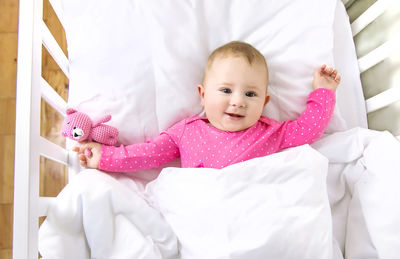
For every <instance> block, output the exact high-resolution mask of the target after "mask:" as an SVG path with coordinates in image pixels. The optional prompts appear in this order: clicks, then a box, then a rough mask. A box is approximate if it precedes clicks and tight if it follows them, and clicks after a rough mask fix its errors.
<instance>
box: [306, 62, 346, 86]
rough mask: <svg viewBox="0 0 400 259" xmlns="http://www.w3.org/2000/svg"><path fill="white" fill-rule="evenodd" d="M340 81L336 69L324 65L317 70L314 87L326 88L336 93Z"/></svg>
mask: <svg viewBox="0 0 400 259" xmlns="http://www.w3.org/2000/svg"><path fill="white" fill-rule="evenodd" d="M340 79H341V78H340V76H339V75H338V72H337V70H336V69H333V68H331V67H329V68H327V67H326V65H322V66H320V67H319V68H317V70H315V73H314V81H313V87H314V89H318V88H326V89H329V90H332V91H334V92H335V91H336V88H337V87H338V85H339V83H340Z"/></svg>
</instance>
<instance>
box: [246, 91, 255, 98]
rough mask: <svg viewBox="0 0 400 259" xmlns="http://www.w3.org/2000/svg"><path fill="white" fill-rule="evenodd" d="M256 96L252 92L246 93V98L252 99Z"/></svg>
mask: <svg viewBox="0 0 400 259" xmlns="http://www.w3.org/2000/svg"><path fill="white" fill-rule="evenodd" d="M256 95H257V94H256V93H255V92H252V91H251V92H247V93H246V96H247V97H254V96H256Z"/></svg>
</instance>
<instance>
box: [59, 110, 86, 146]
mask: <svg viewBox="0 0 400 259" xmlns="http://www.w3.org/2000/svg"><path fill="white" fill-rule="evenodd" d="M91 128H92V120H91V119H90V117H89V116H88V115H86V114H84V113H81V112H78V111H76V110H74V109H68V110H67V116H66V117H65V119H64V121H63V123H62V129H61V132H62V135H63V136H64V137H67V138H70V139H73V140H75V141H79V142H81V141H84V140H86V139H87V138H88V137H89V135H90V130H91Z"/></svg>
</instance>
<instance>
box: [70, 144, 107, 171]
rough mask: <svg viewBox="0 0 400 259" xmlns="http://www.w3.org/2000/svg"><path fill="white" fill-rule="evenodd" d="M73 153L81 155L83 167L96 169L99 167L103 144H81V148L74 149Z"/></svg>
mask: <svg viewBox="0 0 400 259" xmlns="http://www.w3.org/2000/svg"><path fill="white" fill-rule="evenodd" d="M72 151H75V152H78V153H79V160H80V161H81V165H82V166H83V167H87V168H95V169H97V168H98V167H99V163H100V157H101V144H99V143H96V142H88V143H81V146H80V147H74V148H73V149H72Z"/></svg>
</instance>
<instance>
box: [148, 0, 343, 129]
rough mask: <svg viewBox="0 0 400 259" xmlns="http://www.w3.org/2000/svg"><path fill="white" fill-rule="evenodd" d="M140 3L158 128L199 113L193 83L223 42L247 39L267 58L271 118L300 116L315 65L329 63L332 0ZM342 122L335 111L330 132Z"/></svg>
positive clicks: (304, 105) (269, 114) (282, 118)
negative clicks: (151, 64)
mask: <svg viewBox="0 0 400 259" xmlns="http://www.w3.org/2000/svg"><path fill="white" fill-rule="evenodd" d="M141 8H143V13H144V14H145V18H146V25H147V31H148V35H149V37H150V39H151V40H150V42H151V52H152V54H153V66H154V67H153V69H154V78H155V87H156V95H157V114H158V121H159V127H160V129H166V128H167V127H168V126H170V125H171V124H172V123H174V122H176V121H177V120H179V119H182V118H184V117H186V116H188V115H191V114H194V113H197V112H199V111H200V100H199V98H198V96H197V91H196V85H197V84H199V83H201V80H202V74H203V69H204V65H205V62H206V59H207V57H208V55H209V54H210V53H211V52H212V51H213V50H214V49H215V48H216V47H218V46H220V45H223V44H225V43H227V42H229V41H232V40H241V41H245V42H248V43H251V44H252V45H253V46H254V47H256V48H257V49H258V50H260V52H261V53H262V54H263V55H264V56H265V57H266V59H267V63H268V67H269V74H270V80H269V92H270V94H271V103H270V104H268V105H267V107H266V112H265V114H266V115H268V116H270V117H272V118H274V119H277V120H288V119H295V118H296V117H298V116H299V115H300V113H301V112H302V111H303V110H304V109H305V107H306V98H307V96H308V94H309V93H310V92H311V91H312V84H311V83H312V78H313V73H314V70H315V69H316V68H317V67H318V66H320V65H321V64H323V63H327V64H329V65H333V63H334V61H333V20H334V14H335V8H336V2H335V1H331V0H322V1H304V0H302V1H293V0H283V1H262V0H252V1H241V0H235V1H232V0H222V1H217V2H216V1H212V0H206V1H203V0H202V1H180V2H179V4H173V5H172V4H170V3H169V2H168V1H157V0H149V1H145V3H144V4H142V6H141ZM309 17H313V19H309ZM172 86H173V87H172ZM166 104H168V105H166ZM332 126H333V127H332ZM344 126H345V125H344V121H342V120H341V118H340V114H339V113H338V111H337V110H336V111H335V115H334V119H333V124H331V126H330V131H335V129H336V130H338V129H340V130H341V129H344Z"/></svg>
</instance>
